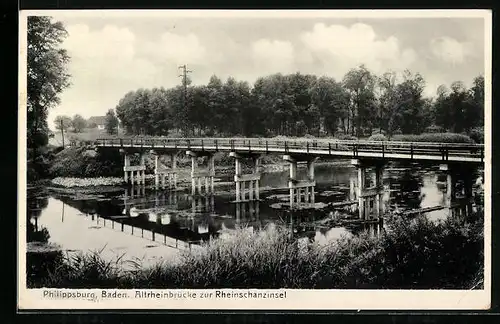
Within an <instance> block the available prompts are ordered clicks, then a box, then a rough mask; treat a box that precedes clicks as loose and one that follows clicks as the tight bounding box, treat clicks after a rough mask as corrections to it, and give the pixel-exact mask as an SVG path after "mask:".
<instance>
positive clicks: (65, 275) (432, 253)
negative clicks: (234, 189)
mask: <svg viewBox="0 0 500 324" xmlns="http://www.w3.org/2000/svg"><path fill="white" fill-rule="evenodd" d="M473 216H474V217H469V219H452V218H449V219H447V220H445V221H443V222H440V223H437V224H436V223H433V222H430V221H429V220H427V219H426V218H425V216H419V217H417V218H415V219H405V218H401V217H399V218H397V219H392V220H391V221H390V224H388V228H387V230H386V231H385V233H383V234H382V236H380V237H373V236H369V235H368V234H367V233H361V234H360V235H356V236H353V237H348V238H344V239H341V240H340V241H332V242H331V243H329V244H328V245H326V246H324V245H318V244H316V243H306V244H300V243H299V241H297V240H295V239H294V238H292V237H291V236H290V233H289V231H288V229H286V228H283V227H279V226H274V225H273V226H269V227H267V228H266V229H265V230H264V231H259V232H255V233H254V232H249V231H247V230H245V229H241V230H238V231H237V232H236V233H235V234H234V235H233V236H230V237H229V238H225V239H215V240H213V241H212V242H211V243H210V244H209V245H208V246H207V247H206V248H205V249H203V250H202V251H199V252H196V253H193V254H189V253H188V254H185V255H184V256H183V258H182V259H181V260H180V262H166V263H163V264H162V263H160V264H158V265H156V266H154V267H152V268H141V266H140V264H138V265H137V266H138V269H137V271H135V270H134V271H131V272H128V271H125V270H123V269H122V268H120V262H116V263H114V262H112V261H106V260H104V259H102V258H101V257H100V255H98V254H77V255H74V256H73V257H70V259H69V260H67V262H64V263H61V264H59V266H58V270H57V272H55V273H54V274H52V275H48V276H47V275H43V276H42V275H41V276H37V275H36V274H33V276H32V280H31V281H30V282H29V286H30V287H40V286H45V287H64V288H80V287H81V288H83V287H85V288H89V287H95V288H105V287H113V288H117V287H118V288H221V287H230V288H327V289H328V288H330V289H331V288H340V289H352V288H357V289H360V288H372V289H374V288H378V289H380V288H383V289H402V288H406V289H468V288H481V287H482V281H483V279H482V278H483V272H482V269H483V266H484V250H483V249H484V246H483V222H482V214H481V213H477V214H475V215H473ZM389 219H390V218H389ZM124 261H126V260H121V262H124Z"/></svg>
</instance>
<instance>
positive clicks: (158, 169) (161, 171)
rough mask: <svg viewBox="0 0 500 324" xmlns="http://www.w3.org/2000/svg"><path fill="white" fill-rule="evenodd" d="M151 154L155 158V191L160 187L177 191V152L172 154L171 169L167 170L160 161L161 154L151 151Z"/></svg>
mask: <svg viewBox="0 0 500 324" xmlns="http://www.w3.org/2000/svg"><path fill="white" fill-rule="evenodd" d="M151 154H154V156H155V189H156V190H158V189H160V187H161V188H162V189H165V188H166V187H168V189H177V152H174V153H171V154H170V160H171V168H170V169H167V168H166V167H165V166H163V165H162V164H161V162H160V161H159V154H158V153H157V152H156V151H154V150H151Z"/></svg>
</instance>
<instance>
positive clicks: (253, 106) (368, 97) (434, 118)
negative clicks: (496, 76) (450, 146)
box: [116, 65, 484, 138]
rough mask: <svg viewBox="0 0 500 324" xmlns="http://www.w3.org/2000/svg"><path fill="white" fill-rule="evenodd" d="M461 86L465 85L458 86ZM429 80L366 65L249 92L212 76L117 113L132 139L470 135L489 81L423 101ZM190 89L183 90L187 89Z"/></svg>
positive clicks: (157, 91) (153, 93)
mask: <svg viewBox="0 0 500 324" xmlns="http://www.w3.org/2000/svg"><path fill="white" fill-rule="evenodd" d="M459 85H462V86H459ZM424 88H425V80H424V79H423V77H422V76H421V75H420V74H418V73H416V74H414V73H411V72H410V71H405V72H404V73H402V74H401V75H399V74H396V73H393V72H388V73H385V74H384V75H383V76H381V77H379V76H376V75H375V74H373V73H372V72H371V71H369V70H368V69H366V68H365V67H364V66H363V65H361V66H360V67H358V68H355V69H352V70H350V71H349V72H348V73H347V74H346V75H345V76H344V78H343V79H342V80H340V81H337V80H335V79H334V78H331V77H327V76H322V77H317V76H315V75H308V74H301V73H295V74H289V75H283V74H273V75H269V76H266V77H261V78H259V79H257V81H256V82H255V83H254V84H253V86H250V85H249V84H248V83H247V82H240V81H237V80H235V79H234V78H228V79H227V80H226V81H223V80H221V79H219V78H218V77H217V76H212V77H211V78H210V80H209V82H208V84H207V85H197V86H192V85H189V86H186V89H185V88H184V87H183V86H178V87H174V88H170V89H164V88H154V89H138V90H136V91H130V92H129V93H127V94H126V95H125V96H124V97H123V98H122V99H121V100H120V101H119V103H118V105H117V106H116V114H117V116H118V118H119V119H120V120H121V122H122V124H123V126H124V129H125V130H126V131H127V133H129V134H143V135H145V134H147V135H168V134H169V133H172V132H173V133H175V134H176V135H178V134H179V132H177V131H180V134H181V135H189V136H193V135H198V136H219V135H240V136H255V135H257V136H276V135H284V136H304V135H306V134H309V135H314V136H324V135H330V136H338V135H344V136H345V135H350V136H356V137H358V138H359V137H364V136H370V135H372V134H373V133H374V132H379V133H383V134H386V135H388V136H391V135H393V134H398V133H399V134H420V133H423V132H441V133H442V132H455V133H462V132H465V133H468V132H470V131H471V130H472V129H474V128H475V127H480V126H482V125H483V116H484V103H483V101H484V79H483V77H477V78H476V79H475V80H474V84H473V86H472V87H471V89H465V87H463V84H462V83H461V82H454V83H453V84H452V85H451V88H452V91H448V90H447V89H446V87H445V86H441V87H439V89H438V95H437V97H436V98H426V97H425V96H424ZM185 90H186V91H185Z"/></svg>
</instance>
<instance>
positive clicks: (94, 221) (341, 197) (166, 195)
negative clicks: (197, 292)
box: [28, 163, 480, 264]
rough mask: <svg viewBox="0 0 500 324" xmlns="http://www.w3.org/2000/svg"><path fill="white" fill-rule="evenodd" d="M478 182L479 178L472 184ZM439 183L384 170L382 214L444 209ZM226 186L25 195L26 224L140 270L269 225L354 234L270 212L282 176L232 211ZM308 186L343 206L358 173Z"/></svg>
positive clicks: (315, 233)
mask: <svg viewBox="0 0 500 324" xmlns="http://www.w3.org/2000/svg"><path fill="white" fill-rule="evenodd" d="M305 172H306V170H305V168H299V170H298V175H299V177H301V176H305ZM478 172H480V170H479V171H478ZM478 176H479V173H478V174H477V175H476V177H475V179H476V178H477V177H478ZM443 177H444V175H443V174H442V173H441V172H440V171H439V167H437V166H422V165H418V164H408V165H401V164H395V163H394V164H391V165H389V166H388V167H387V168H386V170H385V172H384V178H383V183H384V187H385V194H384V197H383V201H384V206H385V210H386V211H389V210H390V211H395V210H413V209H418V208H424V207H433V206H436V205H441V204H443V201H444V194H445V190H446V189H445V185H444V184H443V180H444V178H443ZM231 178H232V175H231V174H228V175H226V176H223V177H221V178H219V179H217V180H218V182H220V183H221V184H220V185H217V186H216V187H215V188H216V192H215V194H214V195H209V196H206V197H197V198H194V199H193V197H191V195H190V190H189V188H184V190H178V191H168V190H162V191H160V192H155V191H154V190H152V189H145V188H138V187H136V188H128V189H125V188H123V189H119V191H114V192H107V193H98V192H94V193H91V194H88V193H86V194H68V193H61V192H53V191H51V190H44V189H46V188H35V189H31V190H28V215H29V217H28V218H29V222H30V224H31V227H32V228H33V231H34V232H35V233H39V234H40V233H41V235H38V236H39V237H40V236H42V237H43V239H42V240H47V241H48V242H50V243H55V244H57V245H59V246H61V247H62V249H63V250H65V251H100V253H101V254H102V255H103V256H104V257H105V258H112V259H113V258H117V257H119V256H122V255H124V257H125V258H126V259H130V260H136V261H139V262H141V263H142V264H144V263H146V264H150V263H152V262H154V261H157V260H169V262H175V260H176V259H177V258H178V255H179V251H187V250H190V249H193V248H194V249H196V248H198V246H199V243H200V242H201V241H206V240H208V239H209V238H210V237H214V236H221V235H226V233H230V232H231V230H233V229H235V228H237V227H241V226H243V227H245V228H247V229H248V230H250V231H258V230H259V229H261V228H263V227H264V226H266V225H267V224H269V223H273V224H276V225H278V226H288V227H291V228H292V230H293V232H294V233H295V235H297V236H298V237H299V238H302V239H304V238H306V237H307V238H308V239H309V240H312V241H315V242H317V243H319V244H324V243H325V242H329V241H331V240H334V239H336V238H339V237H341V236H342V235H355V234H356V233H357V232H358V231H359V228H357V227H346V226H325V225H321V223H320V222H318V221H320V220H322V219H325V218H327V217H331V215H332V213H333V211H332V210H331V209H329V210H315V211H310V212H308V213H307V217H305V218H304V217H303V214H302V216H300V217H298V216H296V215H295V216H294V215H292V214H290V213H288V212H287V211H286V210H277V209H274V208H272V206H273V204H275V203H277V202H280V201H285V200H286V199H287V197H288V194H287V192H288V191H287V190H286V188H285V187H286V186H287V181H288V172H287V170H286V169H285V170H283V171H276V172H269V173H263V174H262V178H261V187H262V191H261V195H260V198H261V201H260V202H253V203H245V204H236V203H233V202H232V201H233V200H234V183H232V182H231ZM315 178H316V202H323V203H331V202H341V201H346V200H349V199H350V194H351V185H352V182H353V180H355V179H357V173H356V170H355V169H354V168H353V167H351V166H348V165H329V164H324V165H318V166H317V167H316V170H315ZM270 188H281V189H274V190H270ZM337 213H341V214H343V215H344V214H345V215H348V214H351V215H355V210H352V209H351V207H343V208H342V209H340V210H339V211H338V212H337ZM449 213H450V211H449V210H448V209H442V210H436V211H432V212H429V213H427V217H429V218H430V219H431V220H436V221H437V220H439V219H444V218H446V217H448V215H449ZM35 236H36V235H32V236H30V237H35ZM37 240H40V239H37ZM125 258H124V259H125Z"/></svg>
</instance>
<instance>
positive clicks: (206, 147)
mask: <svg viewBox="0 0 500 324" xmlns="http://www.w3.org/2000/svg"><path fill="white" fill-rule="evenodd" d="M19 38H20V44H21V46H20V52H19V55H20V56H19V57H20V66H19V73H20V85H19V87H20V88H19V93H20V104H19V125H20V127H19V139H20V144H19V148H20V153H19V154H20V155H19V167H18V176H19V197H20V198H19V201H18V203H19V209H18V210H19V214H18V224H19V226H18V231H19V232H18V237H19V242H18V244H19V251H18V253H19V258H18V259H19V269H20V270H19V273H18V285H19V301H18V303H19V307H20V308H28V309H29V308H37V309H44V308H71V309H77V308H87V309H88V308H94V307H95V308H130V309H132V308H164V309H178V308H196V309H205V308H209V309H228V308H229V309H234V308H242V307H243V308H247V307H248V308H259V309H267V308H271V309H285V308H286V309H382V308H383V309H393V308H394V309H402V308H405V309H433V308H436V309H441V308H444V309H453V308H460V309H488V308H489V305H490V290H491V287H490V285H491V283H490V276H491V269H490V263H491V260H490V249H491V243H490V236H491V231H490V226H491V201H490V198H491V183H490V172H491V170H490V168H491V162H490V159H491V157H490V156H491V147H490V133H491V121H490V114H491V12H489V11H486V10H448V11H445V10H441V11H438V10H428V11H426V10H419V11H417V10H406V11H382V10H371V11H362V10H359V11H356V10H350V11H341V10H323V11H299V10H294V11H287V10H274V11H253V10H247V11H245V10H226V11H208V10H179V11H176V10H151V11H141V10H122V11H118V10H116V11H111V10H109V11H100V10H92V11H91V10H68V11H64V10H62V11H43V10H39V11H21V13H20V34H19ZM242 302H243V303H242ZM89 305H90V306H89Z"/></svg>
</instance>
